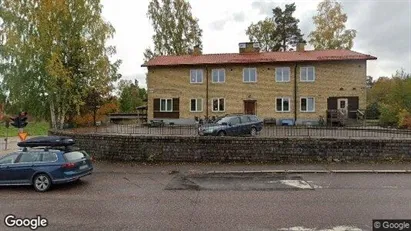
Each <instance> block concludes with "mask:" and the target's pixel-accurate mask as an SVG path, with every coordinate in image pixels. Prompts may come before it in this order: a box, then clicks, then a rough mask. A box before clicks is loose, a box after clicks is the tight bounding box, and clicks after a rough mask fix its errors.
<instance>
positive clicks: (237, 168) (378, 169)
mask: <svg viewBox="0 0 411 231" xmlns="http://www.w3.org/2000/svg"><path fill="white" fill-rule="evenodd" d="M95 167H96V172H109V173H110V172H111V173H134V174H147V173H177V172H207V173H242V172H244V173H255V172H266V173H410V174H411V163H410V162H408V163H393V164H390V163H381V164H371V163H370V164H368V163H329V164H328V163H324V164H215V163H212V164H210V163H209V164H207V163H193V164H190V163H185V164H178V163H174V164H156V165H154V164H153V165H147V164H141V163H110V162H108V161H99V162H96V163H95Z"/></svg>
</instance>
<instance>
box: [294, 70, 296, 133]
mask: <svg viewBox="0 0 411 231" xmlns="http://www.w3.org/2000/svg"><path fill="white" fill-rule="evenodd" d="M296 123H297V63H295V66H294V125H296Z"/></svg>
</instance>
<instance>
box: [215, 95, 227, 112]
mask: <svg viewBox="0 0 411 231" xmlns="http://www.w3.org/2000/svg"><path fill="white" fill-rule="evenodd" d="M223 111H225V100H224V98H217V99H213V112H223Z"/></svg>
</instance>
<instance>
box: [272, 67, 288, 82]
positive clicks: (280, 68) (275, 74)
mask: <svg viewBox="0 0 411 231" xmlns="http://www.w3.org/2000/svg"><path fill="white" fill-rule="evenodd" d="M284 69H287V70H288V80H284ZM277 70H281V80H279V76H277ZM274 77H275V82H277V83H288V82H290V81H291V68H290V67H276V68H275V73H274Z"/></svg>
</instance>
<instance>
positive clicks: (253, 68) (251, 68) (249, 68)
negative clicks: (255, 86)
mask: <svg viewBox="0 0 411 231" xmlns="http://www.w3.org/2000/svg"><path fill="white" fill-rule="evenodd" d="M246 70H254V71H255V81H245V71H246ZM243 82H244V83H256V82H257V68H256V67H245V68H243Z"/></svg>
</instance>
